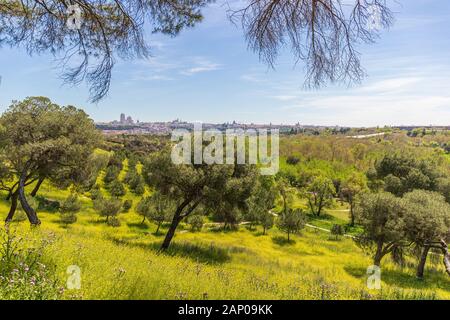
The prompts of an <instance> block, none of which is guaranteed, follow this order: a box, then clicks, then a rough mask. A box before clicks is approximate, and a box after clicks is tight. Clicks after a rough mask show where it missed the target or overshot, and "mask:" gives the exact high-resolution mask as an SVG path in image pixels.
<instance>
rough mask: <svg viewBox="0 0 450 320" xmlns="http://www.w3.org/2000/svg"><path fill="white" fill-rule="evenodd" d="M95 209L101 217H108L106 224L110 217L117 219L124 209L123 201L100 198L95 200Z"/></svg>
mask: <svg viewBox="0 0 450 320" xmlns="http://www.w3.org/2000/svg"><path fill="white" fill-rule="evenodd" d="M94 208H95V209H96V210H97V211H98V213H99V215H100V216H101V217H106V222H108V221H109V218H110V217H116V216H117V215H118V214H119V213H120V210H121V209H122V201H120V200H119V199H115V198H109V199H108V198H103V197H102V198H98V199H96V200H94Z"/></svg>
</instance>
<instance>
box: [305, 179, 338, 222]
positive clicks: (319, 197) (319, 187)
mask: <svg viewBox="0 0 450 320" xmlns="http://www.w3.org/2000/svg"><path fill="white" fill-rule="evenodd" d="M335 192H336V189H335V187H334V185H333V181H331V179H329V178H326V177H323V176H316V177H314V178H313V180H312V181H311V182H310V183H309V185H308V186H307V187H306V188H305V189H304V190H303V194H304V195H305V197H306V199H307V200H308V206H309V209H310V210H311V213H312V214H314V215H316V216H320V214H321V213H322V210H323V208H325V207H327V206H329V205H330V204H331V202H332V201H333V194H334V193H335Z"/></svg>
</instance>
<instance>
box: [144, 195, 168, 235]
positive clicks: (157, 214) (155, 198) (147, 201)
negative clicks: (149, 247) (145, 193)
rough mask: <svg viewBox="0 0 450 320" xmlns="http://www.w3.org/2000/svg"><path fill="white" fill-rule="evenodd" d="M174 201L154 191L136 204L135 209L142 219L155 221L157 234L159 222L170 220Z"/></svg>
mask: <svg viewBox="0 0 450 320" xmlns="http://www.w3.org/2000/svg"><path fill="white" fill-rule="evenodd" d="M174 207H175V203H174V202H173V201H172V200H171V199H170V198H168V197H167V196H165V195H163V194H161V193H160V192H158V191H156V192H154V193H153V194H152V195H151V196H150V197H145V198H143V199H142V200H141V201H140V202H139V203H138V205H137V207H136V211H137V213H138V214H140V215H141V216H142V217H143V219H142V223H144V222H145V219H149V220H150V221H153V222H155V223H156V225H157V228H156V232H155V233H156V234H158V232H159V229H160V227H161V224H162V223H163V222H165V221H170V219H171V218H172V217H171V215H172V214H173V211H174Z"/></svg>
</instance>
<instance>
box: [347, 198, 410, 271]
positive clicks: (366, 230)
mask: <svg viewBox="0 0 450 320" xmlns="http://www.w3.org/2000/svg"><path fill="white" fill-rule="evenodd" d="M355 216H356V221H357V222H358V223H359V224H360V225H361V226H362V228H363V232H362V233H361V234H360V235H358V236H357V237H356V238H355V241H356V243H357V244H358V245H359V246H360V247H362V248H363V249H365V250H368V251H369V252H374V256H373V259H374V264H375V265H377V266H379V265H380V263H381V259H382V258H383V257H384V256H385V255H387V254H389V253H391V252H392V251H393V250H394V249H395V248H396V247H398V246H399V245H401V243H402V241H403V240H404V239H405V234H404V226H405V222H404V217H403V209H402V205H401V200H400V199H399V198H397V197H395V196H394V195H392V194H391V193H387V192H380V193H367V194H362V195H360V196H358V199H357V202H356V207H355Z"/></svg>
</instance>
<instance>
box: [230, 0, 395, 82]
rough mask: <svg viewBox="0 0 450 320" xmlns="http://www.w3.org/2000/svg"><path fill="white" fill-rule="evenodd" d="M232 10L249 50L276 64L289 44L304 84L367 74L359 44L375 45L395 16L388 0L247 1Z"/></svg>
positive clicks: (353, 77) (335, 80)
mask: <svg viewBox="0 0 450 320" xmlns="http://www.w3.org/2000/svg"><path fill="white" fill-rule="evenodd" d="M248 2H249V3H248V5H247V6H246V7H245V8H243V9H239V10H230V17H231V19H232V21H235V22H240V23H241V24H242V27H243V29H244V32H245V36H246V39H247V41H248V45H249V48H250V49H252V50H253V51H255V52H257V53H258V54H259V56H260V59H261V60H263V61H264V62H266V63H268V64H269V65H270V66H272V67H273V66H274V63H275V60H276V57H277V55H278V52H279V49H280V48H281V47H283V46H284V45H287V44H290V46H291V51H292V53H293V54H294V57H295V58H296V60H297V62H298V61H302V62H304V63H305V67H306V81H305V86H306V87H320V86H321V85H323V84H325V83H327V82H331V83H333V82H341V81H343V82H359V81H360V80H361V79H362V77H363V76H364V75H365V73H364V70H363V68H362V67H361V64H360V54H359V52H358V51H357V50H356V48H355V46H356V44H358V43H359V42H366V43H372V42H374V41H375V40H376V38H377V37H378V36H379V31H380V30H381V29H384V28H388V27H389V26H390V25H391V24H392V22H393V15H392V13H391V11H390V9H389V7H388V6H387V4H386V1H385V0H354V2H353V4H348V2H347V5H346V4H343V1H340V0H249V1H248Z"/></svg>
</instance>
